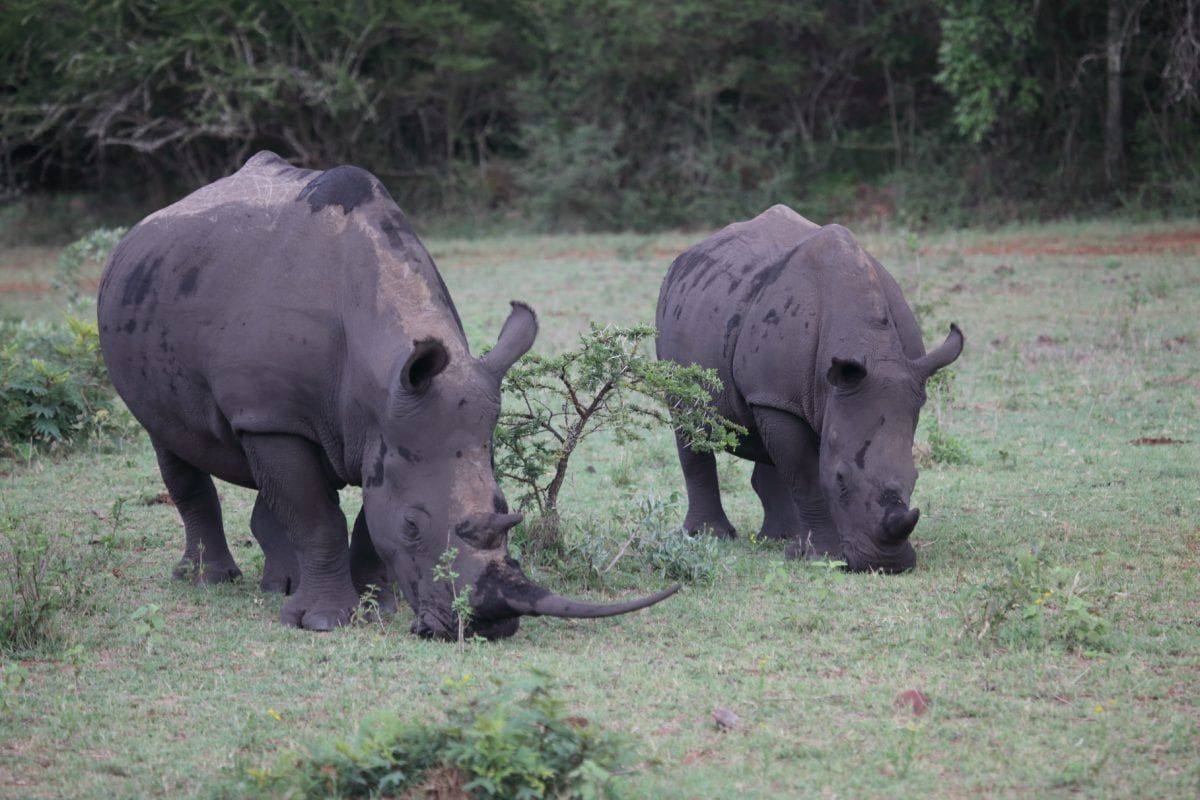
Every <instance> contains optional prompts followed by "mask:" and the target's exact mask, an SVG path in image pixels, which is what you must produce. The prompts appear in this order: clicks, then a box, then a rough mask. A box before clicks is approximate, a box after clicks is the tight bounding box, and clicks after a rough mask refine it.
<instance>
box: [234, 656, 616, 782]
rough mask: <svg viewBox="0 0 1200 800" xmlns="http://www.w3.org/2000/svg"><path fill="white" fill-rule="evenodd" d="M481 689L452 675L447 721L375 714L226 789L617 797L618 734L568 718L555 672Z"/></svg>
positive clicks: (244, 774)
mask: <svg viewBox="0 0 1200 800" xmlns="http://www.w3.org/2000/svg"><path fill="white" fill-rule="evenodd" d="M494 683H495V686H494V688H493V689H492V690H491V691H488V692H477V691H475V690H476V688H477V687H476V686H475V682H474V681H473V680H472V679H471V678H470V677H469V676H468V677H464V678H463V679H462V680H460V681H449V682H447V684H446V685H445V687H444V688H443V693H444V694H445V695H446V696H447V697H448V698H449V699H450V707H449V709H448V710H447V712H446V721H445V722H443V723H440V724H437V723H423V724H422V723H413V722H408V721H406V720H404V719H403V718H401V717H400V716H399V715H397V714H395V713H392V712H377V713H373V714H370V715H368V716H367V717H366V718H364V719H363V721H362V723H361V724H360V726H359V732H358V736H357V738H356V739H355V740H354V741H353V742H349V743H347V742H335V743H322V744H317V745H315V746H313V747H311V748H310V751H309V753H308V754H307V755H302V756H299V757H297V756H295V755H290V756H288V755H285V756H282V757H280V758H279V760H278V761H277V762H276V764H275V766H269V767H266V768H253V767H243V768H242V770H241V774H240V775H237V776H235V781H236V782H235V783H234V784H233V785H231V786H229V787H227V790H226V795H225V796H227V797H288V798H318V797H320V798H375V797H430V796H434V797H469V798H506V799H508V798H517V799H518V800H534V798H543V797H558V798H579V800H592V799H593V798H596V799H597V800H598V798H603V797H611V796H612V795H613V786H612V781H613V777H614V774H615V771H616V769H617V767H618V766H619V765H620V763H621V761H622V757H623V755H624V752H623V748H622V746H621V745H620V744H619V743H618V741H617V740H616V739H615V738H614V737H613V736H612V735H611V734H606V733H603V732H601V731H598V730H597V729H596V728H595V727H594V726H592V725H590V724H589V723H588V721H587V720H585V719H582V718H579V717H573V716H568V715H567V714H566V711H565V706H564V704H563V702H562V700H561V699H560V698H559V697H558V696H557V694H556V693H555V692H554V690H553V685H552V683H551V680H550V678H549V676H548V675H546V674H545V673H542V672H533V673H532V674H531V675H530V676H529V677H527V678H524V679H522V680H517V681H513V682H511V683H503V682H501V681H495V682H494Z"/></svg>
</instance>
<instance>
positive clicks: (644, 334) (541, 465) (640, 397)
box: [496, 325, 742, 550]
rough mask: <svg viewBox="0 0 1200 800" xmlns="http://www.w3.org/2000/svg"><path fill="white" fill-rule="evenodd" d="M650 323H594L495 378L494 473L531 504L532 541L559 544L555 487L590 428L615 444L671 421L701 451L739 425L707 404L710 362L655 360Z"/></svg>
mask: <svg viewBox="0 0 1200 800" xmlns="http://www.w3.org/2000/svg"><path fill="white" fill-rule="evenodd" d="M653 335H654V328H652V327H650V326H648V325H636V326H633V327H628V328H623V327H617V326H614V325H609V326H606V327H603V328H600V327H597V326H596V325H593V326H592V328H591V331H590V332H588V333H586V334H583V335H581V336H580V345H579V347H578V348H577V349H575V350H572V351H569V352H567V353H563V354H562V355H558V356H554V357H546V356H539V355H536V354H531V355H527V356H525V357H524V358H522V359H521V360H520V361H519V362H517V364H516V365H515V366H513V368H512V369H510V370H509V371H508V374H507V375H505V378H504V395H505V397H506V398H507V400H508V402H507V403H506V407H505V410H504V411H503V413H501V415H500V422H499V424H498V425H497V426H496V473H497V474H498V475H500V476H501V477H504V478H507V479H508V480H510V481H513V482H515V483H517V484H518V485H519V486H520V487H521V489H522V490H523V494H521V495H519V496H518V498H517V505H518V506H520V507H521V508H524V509H536V510H537V512H538V515H539V517H540V519H539V520H538V521H537V522H535V523H534V524H532V525H531V526H529V531H530V544H531V545H533V547H534V549H535V550H536V549H538V548H542V547H544V548H549V549H557V548H559V547H560V546H561V535H560V531H559V518H558V494H559V491H560V490H561V489H562V486H563V481H564V480H566V477H567V467H568V465H569V462H570V459H571V455H572V454H573V453H574V452H575V450H576V448H578V447H579V445H580V444H581V443H582V442H583V440H584V439H586V438H587V437H589V436H591V435H592V434H593V433H596V432H597V431H599V430H607V431H609V432H610V433H612V434H614V436H615V437H616V440H617V444H618V445H620V444H624V443H625V442H629V441H636V440H637V439H639V438H640V437H641V435H642V434H643V433H644V432H645V431H646V430H647V429H648V427H649V426H651V425H655V424H663V425H671V426H673V427H674V428H675V430H676V431H678V432H680V433H681V434H682V435H683V436H684V437H685V438H686V439H687V440H688V441H689V442H690V443H691V445H692V447H694V448H696V449H697V450H701V451H714V450H722V449H725V448H727V447H731V446H733V445H734V444H735V443H736V441H737V435H738V433H739V432H742V429H741V428H740V427H739V426H737V425H735V424H734V423H731V422H729V421H728V420H726V419H724V418H723V417H721V416H720V415H719V414H717V413H716V411H715V410H714V408H713V405H712V393H715V392H719V391H720V390H721V382H720V379H719V378H718V377H717V375H716V371H715V370H705V369H701V368H700V367H697V366H695V365H693V366H689V367H683V366H680V365H678V364H675V363H672V362H669V361H655V360H653V359H651V358H649V357H648V356H647V355H646V354H645V353H644V352H643V350H644V343H645V342H646V340H648V339H649V338H650V337H652V336H653Z"/></svg>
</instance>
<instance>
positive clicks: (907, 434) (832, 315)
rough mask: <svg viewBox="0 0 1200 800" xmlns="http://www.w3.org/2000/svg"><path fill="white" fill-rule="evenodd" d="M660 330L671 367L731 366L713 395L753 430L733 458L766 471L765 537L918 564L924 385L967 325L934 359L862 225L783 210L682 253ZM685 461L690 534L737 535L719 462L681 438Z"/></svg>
mask: <svg viewBox="0 0 1200 800" xmlns="http://www.w3.org/2000/svg"><path fill="white" fill-rule="evenodd" d="M656 321H657V325H658V339H657V349H658V356H659V358H663V359H669V360H671V361H677V362H679V363H681V364H700V365H702V366H704V367H711V368H715V369H716V370H717V371H718V372H719V374H720V377H721V380H722V381H723V382H724V390H723V392H722V393H721V394H720V396H719V397H716V398H714V400H715V403H716V406H717V409H718V410H719V411H720V412H721V413H722V414H723V415H725V416H726V417H728V418H729V419H732V420H733V421H735V422H737V423H740V424H741V425H743V426H745V427H746V429H747V431H748V433H747V435H746V436H745V437H744V438H743V439H742V440H741V442H740V443H739V446H738V448H737V449H736V450H735V453H736V455H738V456H740V457H742V458H745V459H749V460H751V461H753V462H755V467H754V473H753V478H752V480H751V483H752V485H753V487H754V490H755V492H756V493H757V494H758V496H759V499H760V500H761V501H762V506H763V513H764V520H763V526H762V532H763V534H764V535H765V536H767V537H772V538H788V539H791V540H792V542H793V543H792V545H791V546H790V547H789V551H788V552H789V555H791V556H796V555H799V554H804V555H813V556H820V555H828V556H832V557H834V558H840V559H843V560H844V561H845V562H846V563H847V565H848V566H849V567H850V568H851V569H854V570H867V569H877V570H882V571H888V572H897V571H903V570H907V569H911V568H912V567H913V566H914V565H915V564H916V554H915V552H914V551H913V548H912V545H911V543H910V542H909V541H908V537H909V534H911V533H912V531H913V528H914V527H915V526H916V524H917V519H918V517H919V516H920V512H919V511H918V510H917V509H915V508H909V500H910V498H911V496H912V490H913V487H914V485H915V484H916V480H917V471H916V468H915V467H914V466H913V458H912V444H913V433H914V431H915V430H916V426H917V415H918V414H919V412H920V410H921V406H922V405H923V404H924V403H925V381H926V380H927V379H928V378H929V377H930V376H931V375H933V373H934V372H935V371H937V370H938V369H941V368H942V367H944V366H946V365H947V364H949V363H951V362H952V361H954V360H955V359H956V358H958V355H959V353H960V352H961V351H962V347H963V336H962V332H961V331H960V330H959V329H958V327H957V326H956V325H951V326H950V328H951V329H950V334H949V336H948V337H947V338H946V340H945V342H944V343H942V344H941V345H940V346H939V347H938V348H937V349H935V350H934V351H932V352H930V353H928V354H926V352H925V346H924V344H923V343H922V341H921V332H920V328H919V327H918V326H917V322H916V319H915V318H914V317H913V313H912V311H911V310H909V307H908V304H907V303H905V302H904V297H903V295H901V293H900V287H899V286H897V285H896V281H895V280H893V279H892V276H891V275H889V274H888V272H887V270H885V269H884V268H883V266H882V265H880V263H879V262H878V261H876V260H875V259H874V258H872V257H871V256H870V255H868V254H867V252H866V251H865V250H863V248H862V247H861V246H859V244H858V242H857V241H855V239H854V237H853V236H852V235H851V233H850V231H848V230H846V229H845V228H843V227H842V226H840V225H826V226H823V227H822V226H819V225H815V224H813V223H812V222H809V221H808V220H806V219H805V218H804V217H802V216H800V215H799V214H797V213H796V212H795V211H793V210H792V209H790V208H788V207H787V206H782V205H778V206H774V207H772V208H770V209H768V210H767V211H765V212H763V213H762V214H760V215H759V216H757V217H755V218H754V219H751V220H748V221H746V222H738V223H735V224H733V225H729V226H728V227H726V228H724V229H722V230H721V231H718V232H717V233H715V234H713V235H712V236H710V237H709V238H707V239H705V240H704V241H702V242H700V243H699V244H697V245H695V246H694V247H692V248H691V249H689V250H687V251H686V252H684V253H683V254H682V255H680V256H679V257H678V258H677V259H675V262H674V263H673V264H672V265H671V269H670V271H669V272H668V273H667V277H666V280H665V281H664V282H663V285H662V291H661V293H660V294H659V298H658V312H657V315H656ZM679 460H680V463H681V464H682V466H683V474H684V479H685V482H686V484H687V494H688V512H687V516H686V518H685V521H684V524H685V526H686V527H687V528H688V529H689V530H693V531H695V530H700V529H703V528H707V529H709V530H710V531H712V532H713V533H715V534H716V535H718V536H732V535H734V529H733V526H732V525H731V524H730V522H729V519H728V518H727V517H726V515H725V511H724V509H723V508H722V506H721V496H720V491H719V487H718V485H717V472H716V462H715V460H714V458H713V456H712V454H711V453H695V452H692V451H691V450H689V449H688V448H687V447H686V445H685V443H684V442H682V441H681V442H680V443H679Z"/></svg>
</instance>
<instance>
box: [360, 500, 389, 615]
mask: <svg viewBox="0 0 1200 800" xmlns="http://www.w3.org/2000/svg"><path fill="white" fill-rule="evenodd" d="M350 579H351V580H352V581H353V582H354V590H355V591H356V592H358V594H359V595H360V596H362V597H366V596H367V595H368V594H369V595H371V596H372V597H374V599H375V602H376V604H377V605H376V609H377V610H378V612H379V613H380V614H383V615H384V616H391V615H393V614H395V613H396V610H397V604H396V593H395V592H394V591H393V589H392V582H391V581H390V580H389V579H388V574H387V567H386V566H385V565H384V563H383V559H381V558H380V557H379V553H377V552H376V551H375V545H374V544H372V543H371V535H370V531H369V530H368V529H367V515H366V512H365V511H362V510H360V511H359V512H358V518H357V519H355V520H354V530H353V531H352V532H351V534H350Z"/></svg>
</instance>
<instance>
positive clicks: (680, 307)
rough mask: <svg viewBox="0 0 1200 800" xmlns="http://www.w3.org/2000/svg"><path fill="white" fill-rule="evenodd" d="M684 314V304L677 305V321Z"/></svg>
mask: <svg viewBox="0 0 1200 800" xmlns="http://www.w3.org/2000/svg"><path fill="white" fill-rule="evenodd" d="M682 313H683V303H676V304H675V319H679V315H680V314H682Z"/></svg>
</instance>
